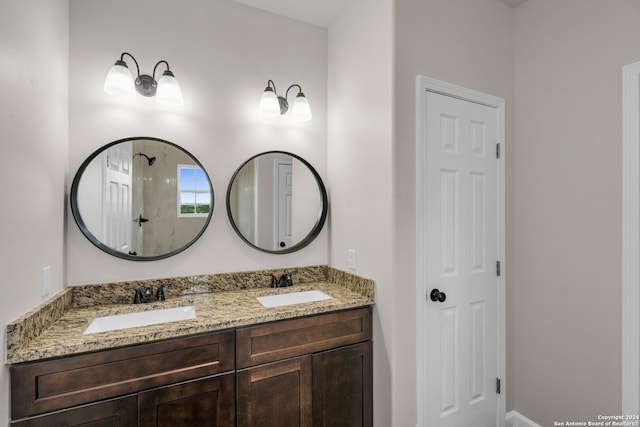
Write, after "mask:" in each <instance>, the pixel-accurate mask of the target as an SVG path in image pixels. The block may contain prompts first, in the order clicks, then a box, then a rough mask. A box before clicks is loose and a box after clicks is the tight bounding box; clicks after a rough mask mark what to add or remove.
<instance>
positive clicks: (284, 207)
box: [273, 157, 293, 250]
mask: <svg viewBox="0 0 640 427" xmlns="http://www.w3.org/2000/svg"><path fill="white" fill-rule="evenodd" d="M274 169H276V170H277V177H278V184H277V186H276V203H274V205H275V207H276V212H275V214H274V217H275V224H274V225H275V230H276V232H275V233H274V237H275V238H276V239H275V241H274V242H273V249H274V250H278V249H280V248H288V247H290V246H291V228H292V211H291V208H292V200H291V199H292V197H293V176H292V173H293V170H292V167H291V158H290V157H289V158H288V159H276V161H275V167H274Z"/></svg>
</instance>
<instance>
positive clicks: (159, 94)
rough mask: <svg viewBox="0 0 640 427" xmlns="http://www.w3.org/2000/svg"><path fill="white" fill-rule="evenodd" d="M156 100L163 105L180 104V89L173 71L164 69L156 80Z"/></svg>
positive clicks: (181, 100) (181, 99)
mask: <svg viewBox="0 0 640 427" xmlns="http://www.w3.org/2000/svg"><path fill="white" fill-rule="evenodd" d="M156 102H158V103H159V104H163V105H182V104H183V102H184V100H183V98H182V89H180V85H179V84H178V81H177V80H176V78H175V76H174V75H173V73H172V72H171V71H169V70H166V71H165V72H163V73H162V77H160V80H158V88H157V89H156Z"/></svg>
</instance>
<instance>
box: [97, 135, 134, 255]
mask: <svg viewBox="0 0 640 427" xmlns="http://www.w3.org/2000/svg"><path fill="white" fill-rule="evenodd" d="M131 148H132V147H131V144H130V143H129V144H125V143H122V144H115V145H113V146H112V147H110V148H109V149H108V150H106V152H105V156H104V159H105V163H104V165H105V166H104V171H105V173H104V177H105V178H104V187H103V192H102V195H103V201H104V202H103V203H104V217H103V232H104V237H103V239H102V241H103V242H104V243H105V244H106V245H107V246H109V247H110V248H112V249H115V250H117V251H119V252H123V253H125V254H126V253H129V251H130V250H131V226H132V224H133V221H132V208H131V193H132V188H131V183H132V174H131V172H132V171H131V162H132V159H131Z"/></svg>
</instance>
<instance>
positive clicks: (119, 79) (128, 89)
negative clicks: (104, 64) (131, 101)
mask: <svg viewBox="0 0 640 427" xmlns="http://www.w3.org/2000/svg"><path fill="white" fill-rule="evenodd" d="M103 89H104V91H105V92H107V93H108V94H109V95H113V96H133V94H134V93H135V91H136V89H135V87H134V85H133V76H132V75H131V71H129V68H128V67H127V63H126V62H124V61H122V60H118V61H116V63H115V64H114V65H113V66H112V67H111V69H109V72H108V73H107V77H106V78H105V79H104V86H103Z"/></svg>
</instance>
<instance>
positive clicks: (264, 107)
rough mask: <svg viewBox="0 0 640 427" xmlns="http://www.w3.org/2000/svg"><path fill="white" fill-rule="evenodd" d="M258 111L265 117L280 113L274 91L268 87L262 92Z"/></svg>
mask: <svg viewBox="0 0 640 427" xmlns="http://www.w3.org/2000/svg"><path fill="white" fill-rule="evenodd" d="M258 111H259V112H260V114H261V115H263V116H265V117H278V116H279V115H280V102H279V101H278V97H277V96H276V93H275V92H274V91H273V89H271V88H270V87H268V88H266V89H265V90H264V92H263V93H262V97H261V98H260V106H259V107H258Z"/></svg>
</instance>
